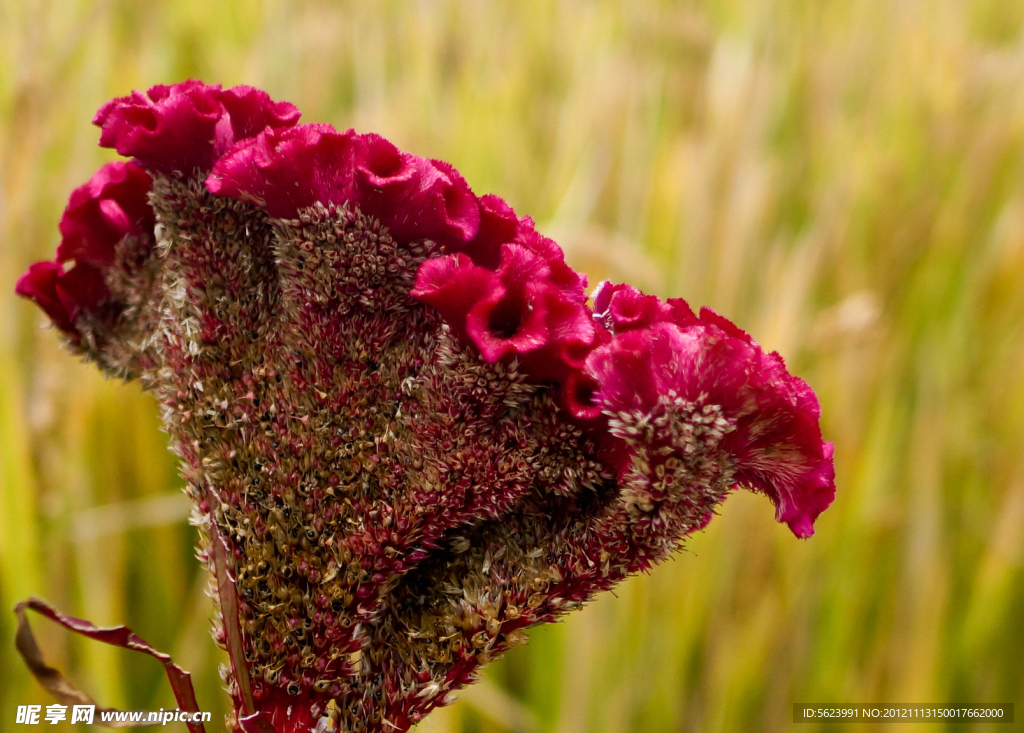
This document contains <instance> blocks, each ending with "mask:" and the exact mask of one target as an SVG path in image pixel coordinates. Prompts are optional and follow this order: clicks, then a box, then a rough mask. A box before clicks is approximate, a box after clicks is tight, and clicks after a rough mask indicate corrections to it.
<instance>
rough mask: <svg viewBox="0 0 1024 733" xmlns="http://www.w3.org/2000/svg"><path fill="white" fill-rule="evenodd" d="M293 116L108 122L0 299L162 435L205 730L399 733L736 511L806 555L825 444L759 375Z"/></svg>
mask: <svg viewBox="0 0 1024 733" xmlns="http://www.w3.org/2000/svg"><path fill="white" fill-rule="evenodd" d="M297 117H298V113H297V112H296V111H295V108H294V107H292V106H291V105H287V104H283V103H276V102H273V101H272V100H270V98H269V97H268V96H267V95H266V94H264V93H263V92H259V91H257V90H254V89H250V88H246V87H236V88H234V89H228V90H222V89H221V88H220V87H214V86H206V85H203V84H201V83H200V82H196V81H189V82H185V83H183V84H177V85H173V86H169V87H164V86H160V87H154V88H153V89H151V90H149V92H147V93H146V94H141V93H134V94H133V95H131V96H129V97H125V98H122V99H116V100H113V101H112V102H110V103H108V104H107V105H105V106H104V107H103V108H102V109H101V110H100V112H99V113H98V114H97V116H96V120H95V122H96V124H98V125H99V126H100V127H101V128H102V134H101V138H100V139H101V144H102V145H106V146H110V147H114V148H116V149H117V150H118V151H119V152H120V153H122V154H123V155H128V156H132V157H133V158H134V160H133V162H131V163H113V164H110V165H108V166H104V168H102V169H101V170H100V171H99V172H98V173H97V174H96V176H94V177H93V179H92V180H91V181H90V182H89V183H88V184H86V185H85V186H83V187H82V188H80V189H78V190H76V191H75V192H74V193H73V194H72V197H71V201H70V203H69V206H68V210H67V212H66V214H65V217H64V219H63V220H62V222H61V234H62V237H63V238H62V241H61V244H60V246H59V248H58V252H57V259H56V261H55V262H52V263H51V262H47V263H39V264H36V265H33V266H32V268H30V270H29V272H28V273H27V274H26V275H25V276H24V277H23V278H22V280H21V281H19V284H18V292H19V293H22V294H23V295H26V296H28V297H30V298H33V299H34V300H35V301H36V302H37V303H38V304H39V305H40V306H41V307H42V308H43V309H44V310H45V311H46V313H47V314H48V315H49V316H50V317H51V318H52V319H53V321H54V323H55V325H57V326H58V328H59V329H61V331H62V332H63V333H64V335H65V338H66V340H67V342H68V344H69V346H70V347H71V348H72V349H73V350H75V351H77V352H79V353H81V354H83V355H84V356H85V357H86V358H89V359H91V360H94V361H95V362H97V363H98V364H99V365H100V366H101V367H102V368H103V369H104V370H106V371H107V372H109V373H112V374H117V375H119V376H123V377H128V378H138V379H140V380H141V381H142V384H143V385H144V387H146V388H147V389H148V390H150V391H151V392H152V393H153V394H154V395H155V397H156V399H157V400H158V402H159V404H160V405H161V406H162V408H163V419H164V422H165V424H166V426H167V430H168V432H169V434H170V435H171V438H172V443H173V447H174V449H175V450H176V451H177V453H178V454H179V455H180V456H181V459H182V474H183V476H184V478H185V480H186V481H187V484H188V489H187V491H188V493H189V494H190V496H191V497H192V499H193V500H194V502H195V517H194V521H195V523H196V524H197V526H198V527H199V528H200V530H201V538H200V557H201V558H202V559H203V560H204V562H206V563H207V564H208V566H209V567H210V570H211V576H212V578H213V584H214V593H213V595H214V597H215V598H216V599H217V601H218V611H217V613H218V616H217V623H216V626H215V633H214V636H215V638H216V639H217V641H218V642H219V643H220V644H222V645H223V646H224V647H225V649H227V651H228V655H229V658H230V660H231V665H230V668H229V669H227V670H225V679H226V681H227V687H228V691H229V693H230V694H231V696H232V698H233V700H234V703H235V710H236V715H235V717H234V718H233V719H232V720H230V721H229V725H230V726H231V727H240V728H242V729H243V730H247V731H256V730H259V731H280V732H281V733H284V732H287V731H308V730H311V729H316V730H321V731H322V730H343V731H392V730H399V731H401V730H407V729H408V728H409V727H410V726H411V725H413V724H414V723H416V722H417V721H419V720H420V719H422V717H423V716H424V715H425V714H426V713H427V712H429V711H430V710H431V709H433V708H434V707H436V706H438V705H441V704H444V703H445V702H447V701H449V700H450V694H451V693H452V692H453V691H454V690H457V689H458V688H460V687H462V686H464V685H466V684H468V683H470V682H472V681H473V680H474V679H475V678H476V675H477V673H478V672H479V670H480V668H481V667H482V666H483V665H485V664H487V663H488V662H489V661H490V660H492V659H494V658H495V657H497V656H498V655H500V654H502V653H503V652H504V651H506V650H507V649H509V648H510V647H512V646H514V645H515V644H518V643H521V642H522V641H524V639H525V636H524V630H525V629H527V628H529V627H531V626H534V625H537V624H538V623H542V622H546V621H551V620H554V619H556V618H557V617H559V616H560V615H562V614H564V613H565V612H567V611H569V610H571V609H573V608H576V607H578V606H579V605H580V604H582V603H584V602H586V601H587V600H589V599H590V598H591V597H592V596H593V595H594V593H596V592H597V591H600V590H604V589H607V588H610V587H612V586H613V585H615V584H616V583H617V582H619V581H620V580H622V579H623V578H625V577H626V576H628V575H630V574H631V573H635V572H638V571H640V570H644V569H646V568H649V567H650V566H651V565H653V564H654V563H657V562H659V561H661V560H663V559H664V558H666V557H667V556H668V555H669V554H670V553H671V552H672V551H673V550H675V549H676V548H677V547H678V544H679V541H680V540H681V539H682V538H683V537H685V536H686V535H687V534H689V533H690V532H693V531H695V530H697V529H699V528H701V527H703V526H704V525H705V524H706V523H707V522H708V521H709V519H710V518H711V517H712V516H713V514H714V512H715V509H716V507H717V506H718V504H719V503H721V501H722V500H723V499H724V498H725V497H726V495H727V494H728V493H729V492H730V491H731V490H732V489H734V488H737V487H746V488H749V489H753V490H755V491H759V492H761V493H763V494H765V495H766V496H767V497H768V498H769V499H770V500H771V501H772V503H773V504H774V505H775V509H776V517H777V518H778V519H779V520H780V521H782V522H785V523H786V524H788V525H789V526H790V528H791V529H792V531H793V532H794V533H795V534H796V535H797V536H798V537H808V536H810V535H811V534H812V532H813V523H814V520H815V519H816V518H817V516H818V515H819V514H820V513H821V512H822V511H823V510H824V509H825V508H826V507H827V506H828V505H829V503H830V502H831V501H832V498H833V495H834V491H835V489H834V484H833V468H832V446H831V444H829V443H826V442H824V441H823V440H822V437H821V432H820V430H819V427H818V416H819V409H818V403H817V400H816V399H815V396H814V394H813V392H812V391H811V390H810V388H809V387H808V386H807V385H806V384H805V383H804V382H803V381H801V380H800V379H798V378H796V377H794V376H792V375H790V374H789V373H788V371H787V370H786V367H785V364H784V363H783V361H782V359H781V357H779V356H778V355H777V354H766V353H764V352H763V351H762V350H761V349H760V347H758V345H757V344H756V343H755V342H754V341H753V340H752V339H751V338H750V336H748V335H747V334H746V333H744V332H743V331H741V330H740V329H739V328H737V327H736V326H734V325H733V324H732V323H730V322H729V321H727V320H726V319H724V318H722V317H721V316H719V315H717V314H715V313H713V312H712V311H710V310H707V309H704V310H702V311H701V312H700V313H699V314H695V313H694V312H693V311H692V310H691V309H690V308H689V306H688V305H687V304H686V303H685V302H684V301H682V300H678V299H670V300H668V301H661V300H659V299H658V298H655V297H653V296H648V295H644V294H642V293H641V292H639V291H638V290H636V289H635V288H633V287H630V286H628V285H613V284H610V283H602V284H600V285H599V286H598V287H597V289H596V290H595V291H594V293H593V307H591V306H590V305H588V296H587V293H586V291H585V287H586V284H587V283H586V279H585V278H584V277H583V276H582V275H580V274H578V273H576V272H574V271H573V270H572V268H571V267H569V266H568V265H567V264H566V262H565V259H564V257H563V254H562V252H561V250H560V249H559V248H558V246H557V245H556V244H555V243H554V242H552V241H551V240H550V239H547V238H546V237H544V236H542V235H540V234H539V233H537V231H536V230H535V228H534V224H533V222H532V220H530V219H529V218H520V217H518V216H517V215H516V214H515V213H514V212H513V211H512V209H511V208H510V207H509V206H508V205H507V204H506V203H505V202H503V201H502V200H501V199H499V198H497V197H495V196H482V197H477V196H476V195H475V194H474V193H473V192H472V191H471V190H470V188H469V186H468V185H467V184H466V182H465V181H464V180H463V178H462V177H461V176H460V175H459V173H458V172H457V171H456V170H454V169H453V168H452V167H451V166H450V165H448V164H446V163H442V162H439V161H433V160H426V159H423V158H419V157H417V156H414V155H410V154H408V153H404V152H402V151H400V150H398V149H397V148H396V147H395V146H394V145H392V144H391V143H390V142H388V141H387V140H384V139H383V138H381V137H379V136H377V135H372V134H370V135H360V134H356V133H355V132H353V131H351V130H349V131H346V132H339V131H337V130H335V129H334V128H332V127H330V126H328V125H320V124H307V125H299V124H296V123H297ZM71 260H73V261H74V266H73V267H71V268H69V269H65V263H67V262H69V261H71Z"/></svg>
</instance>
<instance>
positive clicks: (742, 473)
mask: <svg viewBox="0 0 1024 733" xmlns="http://www.w3.org/2000/svg"><path fill="white" fill-rule="evenodd" d="M646 298H647V296H642V295H640V294H639V291H636V290H635V289H634V288H630V287H628V286H625V287H624V286H609V285H602V286H601V287H600V288H599V289H598V291H597V294H596V297H595V304H596V305H597V306H598V308H600V309H602V312H600V313H598V316H597V317H598V318H601V319H604V320H607V321H609V322H610V323H611V325H612V328H613V329H614V336H613V338H612V339H611V340H610V341H609V342H608V343H606V344H604V345H603V346H600V347H598V348H596V349H594V351H593V352H592V353H591V355H590V356H589V357H588V359H587V364H586V372H587V374H588V375H589V376H590V377H591V378H592V379H593V380H594V382H596V384H597V387H596V389H595V390H594V393H593V398H594V401H595V402H597V403H598V404H600V405H601V407H602V408H603V409H604V410H605V412H606V413H611V414H614V413H617V412H620V411H632V410H635V411H640V412H642V413H644V414H648V413H652V412H655V411H656V410H657V409H658V407H659V401H660V400H662V399H663V398H665V397H668V396H672V397H679V398H682V399H684V400H688V401H691V402H703V403H704V404H710V405H718V406H721V408H722V409H723V414H724V416H725V417H726V418H727V419H729V420H731V421H734V423H735V426H736V427H735V430H733V431H731V432H729V433H728V434H727V435H726V436H725V438H724V439H723V443H722V448H723V450H725V451H726V452H727V453H729V454H730V455H731V456H733V459H734V461H735V465H736V474H735V477H736V483H737V484H738V485H746V486H750V487H751V488H754V489H757V490H759V491H761V492H763V493H764V494H766V495H767V496H768V497H769V498H770V499H771V500H772V502H773V503H774V504H775V507H776V518H777V519H778V520H779V521H780V522H785V523H786V524H788V525H789V527H790V529H791V530H792V531H793V533H794V534H796V535H797V536H798V537H809V536H810V535H811V534H813V532H814V529H813V524H814V520H815V519H816V518H817V517H818V515H819V514H821V512H822V511H824V510H825V509H826V508H827V507H828V506H829V504H831V502H832V500H833V498H834V496H835V484H834V479H835V472H834V468H833V464H832V450H833V447H832V444H831V443H827V442H825V441H823V440H822V436H821V430H820V428H819V425H818V416H819V407H818V402H817V399H816V398H815V397H814V393H813V392H812V391H811V389H810V387H808V386H807V384H806V383H805V382H804V381H803V380H801V379H799V378H797V377H794V376H792V375H791V374H789V372H788V371H787V370H786V368H785V364H784V363H783V361H782V359H781V357H779V356H778V354H774V353H772V354H765V353H764V352H763V351H762V350H761V348H760V347H759V346H758V345H757V344H756V343H755V342H754V340H753V339H752V338H751V337H750V336H749V334H747V333H746V332H744V331H742V330H741V329H739V328H738V327H737V326H735V325H734V324H732V323H731V322H730V321H728V320H727V319H725V318H722V317H721V316H719V315H718V314H716V313H714V312H713V311H711V310H709V309H703V310H702V311H701V314H700V318H699V319H692V320H691V318H692V312H691V311H690V310H689V308H688V307H684V305H685V304H683V303H681V302H679V301H677V302H675V303H671V304H660V303H658V304H656V305H655V304H652V302H651V301H649V300H647V299H646ZM666 305H667V306H668V307H665V306H666ZM652 313H656V315H654V317H653V318H652ZM638 324H639V325H638ZM620 327H621V330H620Z"/></svg>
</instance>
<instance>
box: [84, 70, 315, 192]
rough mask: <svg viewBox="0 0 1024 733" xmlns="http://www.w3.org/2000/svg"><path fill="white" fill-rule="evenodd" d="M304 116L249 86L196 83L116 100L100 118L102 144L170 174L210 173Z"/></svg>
mask: <svg viewBox="0 0 1024 733" xmlns="http://www.w3.org/2000/svg"><path fill="white" fill-rule="evenodd" d="M298 119H299V111H298V109H296V108H295V107H294V106H293V105H291V104H289V103H287V102H274V101H273V100H271V99H270V96H269V95H267V93H266V92H263V91H260V90H258V89H254V88H252V87H247V86H239V87H233V88H231V89H226V90H222V89H221V87H220V85H219V84H214V85H208V84H203V83H202V82H200V81H196V80H194V79H190V80H188V81H184V82H181V83H179V84H172V85H170V86H165V85H157V86H154V87H152V88H150V89H149V91H147V92H146V93H145V94H143V93H142V92H137V91H136V92H132V93H131V95H129V96H127V97H120V98H118V99H113V100H111V101H110V102H107V103H106V104H105V105H103V106H102V107H101V108H100V109H99V111H98V112H97V113H96V117H95V118H94V119H93V124H95V125H97V126H99V127H100V128H101V129H102V132H101V133H100V145H101V146H102V147H106V148H114V149H115V150H117V152H118V153H120V154H121V155H124V156H130V157H134V158H135V159H136V160H137V161H139V163H140V165H142V166H143V167H144V168H147V169H149V170H153V171H159V172H160V173H166V174H179V175H186V176H188V175H191V174H192V172H193V171H195V170H197V169H198V170H200V171H208V170H209V169H210V168H211V167H212V166H213V164H214V162H215V161H216V160H217V158H219V157H220V156H221V155H223V154H224V153H225V152H226V151H227V150H228V148H230V147H231V146H232V145H233V144H235V143H236V142H237V141H239V140H242V139H245V138H247V137H251V136H252V135H255V134H256V133H258V132H260V131H261V130H263V129H264V128H267V127H269V128H270V129H275V130H276V129H282V128H287V127H291V126H293V125H294V124H295V123H296V122H297V121H298Z"/></svg>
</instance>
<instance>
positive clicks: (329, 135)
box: [207, 125, 480, 251]
mask: <svg viewBox="0 0 1024 733" xmlns="http://www.w3.org/2000/svg"><path fill="white" fill-rule="evenodd" d="M207 188H209V190H210V191H211V192H212V193H214V194H216V195H218V196H230V197H232V198H237V199H240V200H243V201H250V202H252V203H255V204H256V205H257V206H259V207H260V208H262V209H263V210H264V211H266V212H267V213H268V214H270V215H271V216H274V217H278V218H294V217H296V216H297V215H298V213H299V211H301V210H302V209H305V208H307V207H309V206H312V205H313V204H315V203H320V204H323V205H327V204H337V205H342V204H349V205H351V206H354V207H358V208H359V210H360V211H361V212H362V213H364V214H367V215H369V216H372V217H375V218H376V219H378V220H379V221H380V222H381V223H382V224H383V225H384V226H386V227H387V228H388V231H389V233H390V234H391V236H392V237H393V238H394V239H395V240H396V241H398V242H402V243H408V242H412V241H421V240H430V241H433V242H436V243H437V244H438V245H440V246H441V247H444V248H447V249H449V250H450V251H458V249H459V248H460V247H461V246H463V245H465V243H466V242H467V241H469V240H471V239H472V238H473V237H474V236H475V235H476V233H477V230H478V228H479V225H480V209H479V206H478V204H477V201H476V197H475V196H474V195H473V192H472V191H470V190H469V186H467V185H466V182H465V181H464V180H463V179H462V176H460V175H459V174H458V172H457V171H456V170H455V169H454V168H452V167H451V166H449V165H448V164H447V163H441V162H439V161H432V160H426V159H424V158H419V157H417V156H414V155H409V154H408V153H402V152H400V151H399V150H398V149H397V148H395V147H394V146H393V145H392V144H391V143H389V142H388V141H387V140H385V139H384V138H382V137H380V136H378V135H356V134H355V133H354V132H353V131H352V130H349V131H347V132H344V133H341V132H337V131H336V130H335V129H334V128H333V127H331V126H329V125H300V126H297V127H294V128H290V129H287V130H265V131H264V132H263V133H261V134H260V135H257V136H256V137H254V138H251V139H249V140H245V141H243V142H241V143H239V144H238V145H236V146H235V147H234V148H233V149H232V150H231V151H229V152H228V153H227V154H226V155H224V157H222V158H221V159H220V160H219V161H218V162H217V164H216V165H215V166H214V168H213V171H212V173H211V174H210V176H209V178H208V179H207Z"/></svg>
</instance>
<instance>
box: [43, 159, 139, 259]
mask: <svg viewBox="0 0 1024 733" xmlns="http://www.w3.org/2000/svg"><path fill="white" fill-rule="evenodd" d="M151 188H152V180H151V179H150V177H149V174H148V173H146V172H145V171H144V170H142V169H141V168H139V167H138V166H136V165H133V164H132V163H128V162H123V161H115V162H112V163H107V164H106V165H104V166H103V167H102V168H100V169H99V170H98V171H97V172H96V173H95V174H94V175H93V177H92V178H91V179H90V180H89V182H88V183H86V184H84V185H83V186H79V187H78V188H76V189H75V190H74V191H73V192H72V193H71V197H70V199H69V201H68V206H67V208H66V209H65V210H64V215H63V216H62V217H61V220H60V233H61V242H60V245H58V247H57V260H58V261H60V262H66V261H68V260H80V261H83V262H90V263H92V264H94V265H101V266H105V265H109V264H110V263H112V262H113V261H114V246H115V245H116V244H117V243H118V242H119V241H120V240H121V239H122V238H124V237H126V236H128V235H133V236H138V237H152V236H153V227H154V226H155V224H156V222H155V219H154V217H153V209H152V207H151V206H150V205H149V199H148V196H149V191H150V189H151Z"/></svg>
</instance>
